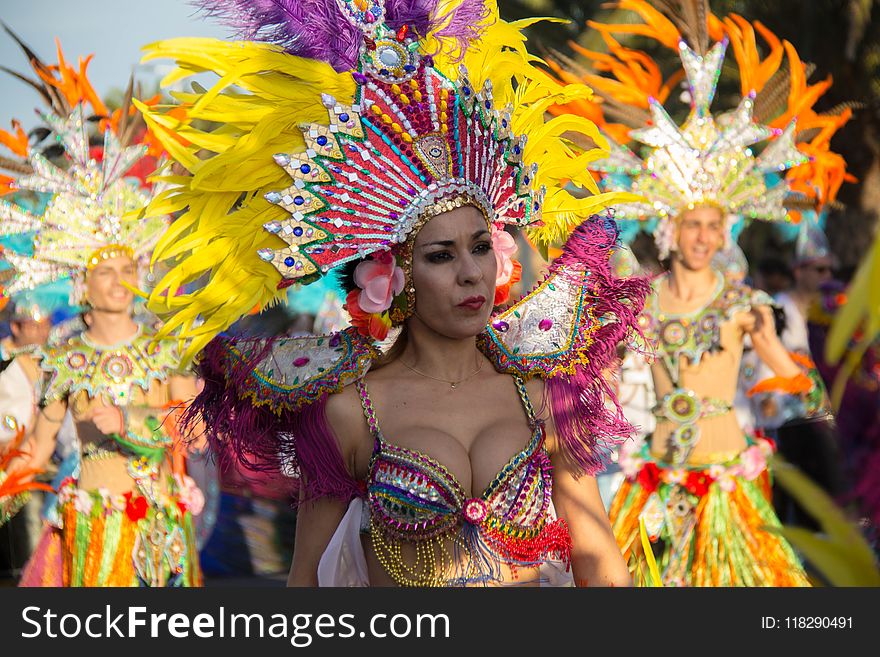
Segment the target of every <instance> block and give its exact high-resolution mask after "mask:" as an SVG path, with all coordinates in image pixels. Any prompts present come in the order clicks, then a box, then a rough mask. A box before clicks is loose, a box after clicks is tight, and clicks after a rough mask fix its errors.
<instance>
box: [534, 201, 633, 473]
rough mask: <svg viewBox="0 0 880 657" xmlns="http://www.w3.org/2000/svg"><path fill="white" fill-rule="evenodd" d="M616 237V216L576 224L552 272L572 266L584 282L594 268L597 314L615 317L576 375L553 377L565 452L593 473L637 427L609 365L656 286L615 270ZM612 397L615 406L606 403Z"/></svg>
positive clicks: (553, 408)
mask: <svg viewBox="0 0 880 657" xmlns="http://www.w3.org/2000/svg"><path fill="white" fill-rule="evenodd" d="M616 239H617V228H616V225H615V224H614V222H613V221H612V220H611V219H603V218H601V217H592V218H591V219H590V220H588V221H586V222H584V223H583V224H581V225H580V226H578V227H577V229H575V231H574V232H573V233H572V235H571V236H570V237H569V238H568V241H567V242H566V243H565V247H564V248H563V252H562V255H560V256H559V257H558V258H557V259H556V260H554V261H553V264H552V265H551V267H550V272H549V275H550V276H552V275H554V274H556V275H560V276H566V275H568V274H567V272H571V274H570V275H571V276H572V280H573V281H574V282H576V283H580V276H581V272H583V271H584V269H586V270H587V271H589V273H590V279H591V281H592V285H593V287H592V291H593V293H594V295H595V296H594V303H593V312H594V313H595V316H596V317H597V318H599V317H613V318H614V321H612V322H609V323H606V324H605V325H604V326H602V328H600V329H599V330H598V331H597V332H596V333H595V335H594V336H593V341H592V344H591V345H590V348H589V354H588V356H589V360H588V362H587V364H586V365H579V366H578V367H577V368H576V369H575V373H574V374H573V375H571V376H568V375H559V376H555V377H552V378H548V379H547V391H548V395H547V397H549V402H550V412H551V413H552V415H553V422H554V424H555V425H556V433H557V436H558V437H559V440H560V445H561V447H562V452H563V453H564V454H565V457H566V458H567V459H568V460H569V462H570V463H572V465H574V466H575V471H576V472H580V473H584V474H590V475H592V474H596V473H598V472H601V471H602V470H603V469H604V468H605V466H606V465H607V463H608V457H609V456H610V454H611V452H612V451H613V450H614V449H615V448H616V447H617V446H618V445H619V444H620V443H621V442H623V440H625V439H626V438H627V437H629V436H630V435H631V434H632V433H633V431H634V427H633V426H632V425H630V424H629V423H628V422H627V421H626V418H625V417H624V416H623V409H621V407H620V403H619V402H618V400H617V396H616V395H615V394H614V392H613V391H612V390H611V388H610V386H609V385H608V382H607V381H606V380H605V377H604V370H605V369H606V368H608V367H609V366H611V365H613V364H614V363H615V362H616V360H617V358H618V356H617V346H618V345H619V344H620V343H621V342H624V341H625V340H626V339H627V337H629V335H630V333H631V332H632V331H637V330H638V324H637V319H638V316H639V314H640V313H641V311H642V308H643V307H644V304H645V298H646V296H647V294H648V291H649V290H650V282H649V281H648V279H647V278H642V277H639V278H617V277H616V276H615V275H614V274H613V273H612V271H611V266H610V264H609V260H608V255H609V250H610V248H611V246H612V245H613V244H614V243H615V241H616ZM609 400H610V401H611V402H612V403H613V408H611V409H609V408H608V405H607V404H606V401H609Z"/></svg>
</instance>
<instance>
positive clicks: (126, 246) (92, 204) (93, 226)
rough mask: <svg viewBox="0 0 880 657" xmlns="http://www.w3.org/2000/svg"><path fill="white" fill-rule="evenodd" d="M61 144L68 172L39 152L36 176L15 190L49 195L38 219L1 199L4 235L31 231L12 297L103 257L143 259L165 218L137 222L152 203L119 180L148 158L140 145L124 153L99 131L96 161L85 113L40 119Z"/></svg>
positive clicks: (34, 158) (33, 156) (33, 160)
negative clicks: (99, 150) (29, 248)
mask: <svg viewBox="0 0 880 657" xmlns="http://www.w3.org/2000/svg"><path fill="white" fill-rule="evenodd" d="M43 119H44V120H45V121H46V123H47V125H48V126H49V127H50V128H51V130H52V132H53V133H54V134H55V135H56V139H57V141H58V143H59V144H60V145H61V146H63V148H64V151H65V154H66V155H67V159H68V163H69V166H67V167H66V168H61V167H59V166H56V165H55V164H53V163H52V162H50V161H49V160H48V159H47V158H46V157H45V156H44V155H43V154H42V153H40V152H36V151H34V152H30V153H29V154H28V161H29V163H30V166H31V167H32V169H33V173H32V174H29V175H26V176H22V177H20V178H18V179H17V180H16V181H15V182H14V184H13V187H14V189H19V190H31V191H35V192H43V193H48V194H51V195H52V197H51V200H50V201H49V203H48V205H47V206H46V208H45V210H44V212H43V213H42V214H41V215H37V214H33V213H31V212H28V211H26V210H24V209H23V208H21V207H19V206H17V205H15V204H13V203H9V202H7V201H0V219H2V221H3V233H5V234H23V233H28V232H32V231H35V232H36V238H35V242H34V249H33V258H32V259H29V261H28V262H25V261H24V260H22V261H20V262H19V261H18V260H17V259H16V258H15V257H14V256H12V255H11V254H9V255H8V256H7V258H9V259H10V263H11V264H12V265H13V266H14V267H16V268H17V269H19V271H21V272H26V273H27V276H21V277H19V280H18V281H16V282H13V283H12V284H11V285H10V287H9V290H10V293H13V292H14V291H15V290H17V289H19V288H21V289H25V288H27V287H33V286H34V285H38V284H40V283H43V282H45V281H47V280H54V279H57V278H59V277H61V276H63V275H65V274H67V273H74V274H76V273H81V272H84V271H85V270H87V269H89V268H91V267H93V266H95V265H96V264H98V262H99V261H100V260H101V259H102V258H109V257H114V256H116V255H128V256H130V257H132V258H140V257H142V256H144V255H146V254H147V253H148V252H149V250H150V249H151V248H152V246H153V245H154V244H155V242H156V240H157V239H158V237H159V235H160V234H161V232H162V230H164V228H165V226H166V222H165V221H164V219H163V218H150V219H140V218H139V217H138V210H140V209H141V208H143V206H144V205H146V203H147V202H148V200H149V196H148V194H147V193H146V192H145V191H144V190H142V189H141V188H140V187H139V186H138V185H137V184H133V183H132V182H131V181H129V180H126V179H125V178H124V176H125V174H126V172H127V171H128V170H129V169H130V168H131V167H132V165H133V164H135V162H137V161H138V160H140V159H141V158H142V157H143V156H144V155H145V153H146V147H145V146H131V147H125V148H123V147H122V146H121V145H120V143H119V140H118V139H117V137H116V136H115V135H114V134H113V132H112V131H111V130H107V131H106V132H105V133H104V148H103V156H102V158H101V161H100V162H98V161H96V160H95V159H94V158H92V157H91V154H90V152H89V138H88V125H87V121H86V119H85V118H84V113H83V107H82V105H78V106H77V107H75V108H74V109H73V111H72V112H71V114H70V116H68V117H59V116H57V115H54V114H46V115H44V116H43Z"/></svg>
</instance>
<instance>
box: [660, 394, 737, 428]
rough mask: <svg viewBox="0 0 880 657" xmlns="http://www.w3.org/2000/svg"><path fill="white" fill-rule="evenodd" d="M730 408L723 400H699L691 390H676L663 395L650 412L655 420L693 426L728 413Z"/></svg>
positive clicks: (703, 398)
mask: <svg viewBox="0 0 880 657" xmlns="http://www.w3.org/2000/svg"><path fill="white" fill-rule="evenodd" d="M731 408H732V406H731V405H730V403H728V402H726V401H724V400H723V399H717V398H714V397H702V398H700V397H697V395H696V393H695V392H694V391H693V390H688V389H686V388H676V389H675V390H673V391H672V392H670V393H667V394H666V395H664V396H663V399H661V400H660V402H659V403H658V404H657V405H656V406H655V407H654V408H653V409H652V411H653V413H654V415H655V416H656V417H657V418H661V419H665V420H670V421H671V422H675V423H676V424H693V423H694V422H697V421H698V420H702V419H703V418H707V417H715V416H718V415H724V414H725V413H729V412H730V410H731Z"/></svg>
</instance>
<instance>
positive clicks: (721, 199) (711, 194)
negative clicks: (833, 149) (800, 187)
mask: <svg viewBox="0 0 880 657" xmlns="http://www.w3.org/2000/svg"><path fill="white" fill-rule="evenodd" d="M726 48H727V39H724V40H723V41H721V42H719V43H717V44H715V46H713V47H712V49H711V50H709V52H708V53H706V55H705V56H700V55H698V54H696V53H695V52H694V51H693V50H691V49H690V48H689V47H688V46H687V44H686V43H685V42H684V41H683V40H682V41H679V55H680V56H681V61H682V64H683V65H684V70H685V72H686V75H687V81H688V90H689V94H690V101H691V112H690V114H689V116H688V118H687V120H686V121H685V122H684V124H683V125H682V126H681V128H679V126H678V125H677V124H676V123H675V121H673V120H672V118H671V117H670V116H669V114H667V112H666V110H665V109H664V108H663V105H661V104H660V103H659V102H658V101H657V100H656V99H654V98H651V99H650V101H649V103H650V113H651V120H652V125H651V126H650V127H647V128H643V129H639V130H633V131H631V132H630V137H632V138H633V139H635V140H637V141H640V142H642V143H643V144H646V145H647V146H648V147H650V149H651V150H650V153H649V154H648V156H647V158H646V159H645V160H644V161H643V160H642V159H640V158H639V157H637V156H636V155H635V154H634V153H633V152H632V151H630V150H629V149H627V148H626V147H624V146H620V145H612V150H611V155H610V157H609V158H607V159H605V160H603V161H600V162H597V163H596V164H595V165H593V166H592V168H594V169H596V170H598V171H604V172H608V173H614V174H626V175H627V176H631V177H632V180H631V182H629V181H627V182H626V183H625V184H624V183H621V181H620V178H618V177H615V176H611V177H609V178H608V179H607V184H608V186H609V187H610V188H614V187H615V186H618V185H623V187H625V188H626V189H629V190H631V191H634V192H636V193H638V194H641V195H643V196H645V197H646V198H647V199H648V202H646V203H625V204H621V205H619V206H617V207H616V208H615V216H616V217H618V218H621V219H649V218H653V217H661V218H663V217H671V216H675V215H676V214H678V213H679V212H681V211H682V210H683V209H686V208H689V207H691V208H692V207H697V206H701V205H712V206H715V207H718V208H721V209H723V210H724V211H725V212H726V213H728V214H731V215H741V216H743V217H746V218H760V219H764V220H767V221H779V220H785V219H787V218H788V209H787V208H786V207H785V202H786V201H787V200H788V198H789V197H790V196H791V195H792V193H791V191H790V187H789V185H788V184H787V183H786V182H785V181H776V182H772V181H771V180H768V178H767V174H770V173H776V174H779V173H781V172H783V171H785V170H787V169H790V168H792V167H794V166H797V165H799V164H801V163H803V162H806V161H808V160H809V158H808V157H807V156H806V155H804V154H803V153H802V152H800V151H799V150H798V149H797V147H796V146H795V141H794V130H795V124H794V121H792V122H790V123H789V124H788V126H787V127H786V128H785V129H784V130H778V129H774V128H770V127H767V126H763V125H760V124H758V123H756V122H755V121H754V120H753V118H752V112H753V110H754V100H755V95H754V93H750V94H748V95H746V96H745V97H744V98H743V99H742V101H741V102H740V103H739V106H738V107H737V108H736V109H734V110H733V111H731V112H727V113H725V114H721V115H720V116H718V117H717V118H715V117H713V116H712V114H711V112H710V110H709V106H710V105H711V103H712V99H713V97H714V95H715V88H716V85H717V82H718V76H719V74H720V72H721V64H722V61H723V60H724V52H725V50H726ZM768 139H772V141H771V142H770V143H769V144H768V145H767V146H766V147H765V148H764V149H763V151H762V152H761V154H760V155H759V156H757V157H756V156H755V154H754V153H753V152H752V149H751V148H750V147H751V146H754V145H755V144H758V143H760V142H762V141H765V140H768Z"/></svg>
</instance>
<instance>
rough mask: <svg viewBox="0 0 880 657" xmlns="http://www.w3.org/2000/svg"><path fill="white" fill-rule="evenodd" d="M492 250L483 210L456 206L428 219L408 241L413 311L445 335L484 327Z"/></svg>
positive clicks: (493, 266)
mask: <svg viewBox="0 0 880 657" xmlns="http://www.w3.org/2000/svg"><path fill="white" fill-rule="evenodd" d="M496 267H497V265H496V263H495V254H494V253H493V251H492V239H491V233H490V232H489V229H488V227H487V225H486V219H485V218H484V217H483V214H482V213H481V212H480V211H479V210H477V209H476V208H474V207H472V206H465V207H461V208H456V209H455V210H451V211H450V212H444V213H443V214H439V215H437V216H436V217H434V218H433V219H431V220H430V221H428V222H427V223H426V224H425V225H424V227H423V228H422V230H421V231H419V234H418V235H417V236H416V239H415V242H414V244H413V266H412V280H413V286H414V287H415V291H416V293H415V295H416V310H415V312H416V315H417V316H418V318H419V319H420V320H421V321H422V323H423V324H425V325H426V326H427V327H428V328H430V329H432V330H434V331H435V332H437V333H439V334H441V335H444V336H447V337H449V338H457V339H460V338H466V337H472V336H474V335H477V334H479V333H480V332H481V331H483V329H485V328H486V322H488V321H489V315H490V314H491V312H492V303H493V299H494V298H495V278H496Z"/></svg>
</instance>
